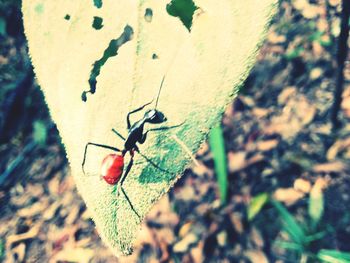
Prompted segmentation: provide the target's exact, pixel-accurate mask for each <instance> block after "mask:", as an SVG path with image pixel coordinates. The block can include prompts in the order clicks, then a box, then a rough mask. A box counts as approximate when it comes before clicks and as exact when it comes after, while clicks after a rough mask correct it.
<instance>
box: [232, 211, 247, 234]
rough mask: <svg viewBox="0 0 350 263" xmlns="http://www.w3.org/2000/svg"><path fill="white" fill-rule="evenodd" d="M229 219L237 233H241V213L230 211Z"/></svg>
mask: <svg viewBox="0 0 350 263" xmlns="http://www.w3.org/2000/svg"><path fill="white" fill-rule="evenodd" d="M230 220H231V222H232V225H233V226H234V228H235V230H236V231H237V233H238V234H242V233H243V232H244V227H243V223H242V215H241V214H239V213H232V214H231V215H230Z"/></svg>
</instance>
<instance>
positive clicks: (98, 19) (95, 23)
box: [92, 16, 103, 30]
mask: <svg viewBox="0 0 350 263" xmlns="http://www.w3.org/2000/svg"><path fill="white" fill-rule="evenodd" d="M102 23H103V18H102V17H99V16H94V21H93V22H92V27H93V28H95V29H96V30H100V29H101V28H102V27H103V25H102Z"/></svg>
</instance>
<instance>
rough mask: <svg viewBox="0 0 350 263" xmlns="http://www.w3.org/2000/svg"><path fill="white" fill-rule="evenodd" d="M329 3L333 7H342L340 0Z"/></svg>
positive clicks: (329, 0) (329, 1)
mask: <svg viewBox="0 0 350 263" xmlns="http://www.w3.org/2000/svg"><path fill="white" fill-rule="evenodd" d="M328 3H329V4H330V5H331V6H338V5H340V0H328Z"/></svg>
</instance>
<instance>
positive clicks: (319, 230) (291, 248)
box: [0, 0, 350, 263]
mask: <svg viewBox="0 0 350 263" xmlns="http://www.w3.org/2000/svg"><path fill="white" fill-rule="evenodd" d="M344 2H347V0H344ZM343 16H344V13H343ZM341 17H342V8H341V1H340V0H309V1H308V0H295V1H294V0H293V1H292V0H281V1H280V3H279V8H278V14H277V15H276V17H275V18H274V19H273V21H272V25H271V28H270V29H269V31H268V36H267V39H266V41H265V42H264V44H263V46H262V48H261V49H260V51H259V54H258V57H257V62H256V64H255V66H254V68H253V70H252V71H251V73H250V75H249V77H248V79H247V80H246V81H245V85H244V87H243V89H242V91H241V92H240V95H239V96H238V97H237V99H236V100H235V101H234V102H233V103H232V104H231V105H229V107H228V108H227V109H226V112H225V114H224V116H223V120H222V127H219V128H215V129H214V130H213V132H212V133H211V135H210V136H209V140H208V142H207V143H205V144H204V145H203V146H202V148H201V149H200V150H199V151H198V153H197V154H196V159H197V161H198V164H196V165H195V164H192V165H191V166H190V167H189V168H188V169H187V170H186V171H185V172H184V176H183V177H182V179H181V180H179V181H178V182H177V184H176V185H175V187H174V188H173V189H172V190H171V191H170V192H169V194H168V195H167V196H165V197H163V198H162V199H161V201H160V202H158V203H157V204H156V206H155V207H154V208H153V209H152V211H151V212H150V213H149V215H148V216H147V218H146V220H145V221H144V223H143V228H142V230H141V232H140V234H139V237H138V239H137V241H136V242H135V251H134V254H133V255H132V256H130V257H128V258H124V259H120V260H118V259H116V258H115V257H114V256H113V255H112V254H111V252H110V251H109V250H108V248H106V247H105V246H104V245H103V244H102V242H101V240H100V238H99V236H98V234H97V232H96V230H95V227H94V224H93V223H92V221H91V220H90V218H89V213H88V211H87V210H86V207H85V204H84V203H83V201H82V199H81V197H80V196H79V195H78V193H77V190H76V188H75V185H74V182H73V180H72V177H71V175H70V171H69V167H68V163H67V160H66V158H65V152H64V149H63V146H62V145H61V142H60V138H59V136H58V132H57V129H56V126H55V124H54V123H53V122H52V120H51V119H50V115H49V112H48V109H47V106H46V104H45V101H44V98H43V95H42V93H41V91H40V90H39V88H38V86H37V84H36V82H35V79H34V76H33V72H32V68H31V66H30V61H29V58H28V53H27V46H26V40H25V37H24V34H23V27H22V20H21V12H20V1H19V0H18V1H16V0H1V1H0V109H1V111H0V154H1V155H0V156H1V159H0V211H1V213H0V261H3V262H203V261H205V262H242V263H243V262H253V263H264V262H350V253H349V252H350V200H349V199H350V176H349V173H350V165H349V159H350V123H349V120H350V66H349V62H348V60H347V57H346V56H345V54H346V52H345V53H344V48H343V51H342V52H343V53H341V52H340V53H339V49H340V48H339V47H340V46H341V45H340V44H339V43H340V42H339V40H338V36H339V34H340V32H341ZM345 17H346V16H345ZM252 19H253V18H252ZM345 25H346V26H348V19H347V20H346V23H345ZM347 30H348V29H347ZM344 39H345V41H344V40H343V43H344V45H345V48H347V41H346V37H345V38H344ZM337 54H338V56H337ZM339 54H340V55H339ZM337 57H338V59H337ZM342 60H345V65H344V67H345V68H344V74H343V75H341V76H343V77H344V85H343V87H344V90H343V91H342V90H340V91H339V92H338V93H339V94H340V95H341V96H339V97H340V98H342V100H341V101H339V100H338V101H335V100H334V96H333V93H334V91H335V90H336V87H337V86H338V87H339V85H338V84H339V83H342V80H341V76H340V75H339V74H338V73H337V69H338V68H339V67H340V68H341V65H340V64H341V63H342ZM337 83H338V84H337ZM335 104H337V105H338V106H339V107H340V110H339V113H338V114H337V116H338V118H337V121H336V123H335V121H334V118H333V123H332V121H331V119H332V118H331V116H332V109H333V108H334V105H335ZM332 127H333V128H332ZM334 127H336V128H334ZM223 142H224V143H223ZM126 220H127V219H126Z"/></svg>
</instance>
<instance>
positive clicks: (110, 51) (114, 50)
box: [81, 25, 134, 102]
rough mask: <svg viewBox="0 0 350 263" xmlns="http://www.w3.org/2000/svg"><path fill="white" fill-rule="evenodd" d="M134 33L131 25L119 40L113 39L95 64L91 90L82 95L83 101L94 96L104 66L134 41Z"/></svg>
mask: <svg viewBox="0 0 350 263" xmlns="http://www.w3.org/2000/svg"><path fill="white" fill-rule="evenodd" d="M133 33H134V30H133V29H132V27H131V26H129V25H126V26H125V27H124V32H123V33H122V34H121V35H120V36H119V37H118V38H116V39H112V40H111V41H110V42H109V45H108V47H107V48H106V49H105V51H104V52H103V56H102V57H101V58H100V59H99V60H96V61H95V63H94V64H93V67H92V70H91V73H90V78H89V86H90V90H88V91H84V92H83V93H82V94H81V99H82V101H84V102H85V101H87V94H88V93H91V94H94V93H95V92H96V85H97V80H96V78H97V77H98V76H99V75H100V73H101V68H102V66H103V65H104V64H105V63H106V62H107V60H108V59H109V58H110V57H114V56H116V55H117V54H118V49H119V48H120V47H121V46H122V45H123V44H125V43H126V42H128V41H130V40H131V39H132V37H133Z"/></svg>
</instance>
